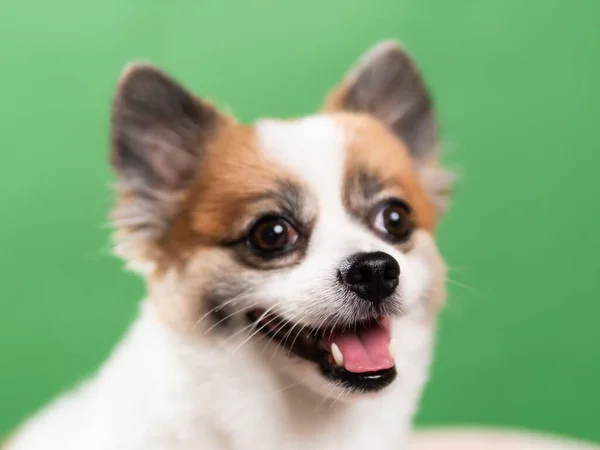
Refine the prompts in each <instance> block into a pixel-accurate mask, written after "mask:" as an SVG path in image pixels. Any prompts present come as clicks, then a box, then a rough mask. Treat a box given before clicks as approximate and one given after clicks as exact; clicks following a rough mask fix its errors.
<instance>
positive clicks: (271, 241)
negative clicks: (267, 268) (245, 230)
mask: <svg viewBox="0 0 600 450" xmlns="http://www.w3.org/2000/svg"><path fill="white" fill-rule="evenodd" d="M297 240H298V232H297V231H296V229H295V228H294V227H293V226H292V225H291V224H290V223H289V222H288V221H287V220H285V219H283V218H281V217H273V216H271V217H263V218H262V219H259V220H258V221H257V222H256V223H255V224H254V226H253V227H252V229H251V230H250V234H249V235H248V242H249V243H250V245H252V247H254V248H255V249H256V250H259V251H262V252H266V253H277V252H281V251H283V250H286V249H288V248H289V247H291V246H292V245H294V243H295V242H296V241H297Z"/></svg>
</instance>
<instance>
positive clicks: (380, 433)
mask: <svg viewBox="0 0 600 450" xmlns="http://www.w3.org/2000/svg"><path fill="white" fill-rule="evenodd" d="M395 328H396V329H395V331H394V334H395V336H396V339H395V341H396V342H397V343H396V344H395V347H396V348H395V356H396V363H397V366H398V368H399V376H398V379H397V380H396V381H395V382H394V383H393V384H392V385H391V386H390V387H389V388H388V389H386V390H384V391H383V392H382V393H380V394H377V395H375V396H372V397H361V398H357V399H353V400H349V399H339V401H335V402H334V401H332V400H323V398H322V397H320V396H317V395H316V394H312V393H311V392H309V391H308V390H307V389H306V388H305V387H303V386H302V385H299V384H298V383H293V382H292V381H291V380H289V379H286V378H285V376H283V375H279V374H278V371H277V370H275V369H274V368H273V367H271V366H270V365H269V363H268V362H269V358H262V357H258V355H257V353H258V352H257V349H256V346H251V345H246V346H244V347H242V348H241V349H240V350H237V349H238V347H239V344H240V342H237V341H236V342H228V343H227V345H226V346H222V345H219V341H218V340H212V339H208V338H205V339H202V340H198V341H195V342H190V340H189V339H185V338H183V337H182V336H179V335H177V334H175V333H173V332H171V331H170V330H169V329H167V328H166V327H165V326H164V325H162V324H161V323H160V322H159V321H158V320H156V318H155V316H154V312H153V310H152V307H151V306H150V305H149V304H146V305H144V308H143V309H142V312H141V314H140V317H139V318H138V320H137V321H136V323H135V324H134V325H133V326H132V327H131V329H130V331H129V332H128V334H127V336H126V338H125V339H124V340H123V342H122V343H121V344H120V345H119V346H118V347H117V349H116V351H115V352H114V354H113V355H112V357H111V358H110V359H109V360H108V361H107V362H106V363H105V365H104V366H103V367H102V369H101V370H100V372H99V373H98V374H97V375H96V376H95V377H94V378H93V379H91V380H89V381H88V382H86V383H84V384H83V385H82V386H81V387H79V388H78V389H76V390H74V391H73V392H71V393H69V394H67V395H65V396H63V397H61V398H60V399H58V400H57V401H56V402H55V403H54V404H52V405H50V406H49V407H48V408H46V409H45V410H44V411H43V412H42V413H41V414H39V415H38V416H37V417H34V418H33V419H32V420H31V421H30V422H28V423H27V424H25V426H24V427H23V429H22V430H21V431H20V433H19V434H18V435H17V436H16V437H15V439H14V440H12V441H11V443H10V444H9V446H8V449H9V450H33V449H41V448H45V449H61V450H81V449H84V448H85V449H86V450H101V449H102V450H106V449H111V450H137V449H139V450H142V449H143V450H159V449H160V450H167V449H168V450H192V449H194V450H196V449H212V448H217V449H221V448H222V449H242V450H243V449H256V448H261V449H279V448H286V449H307V448H315V449H316V448H318V449H353V448H363V449H370V448H373V449H387V448H390V449H392V448H393V449H401V448H404V446H405V445H406V442H407V439H408V434H409V432H410V428H411V418H412V415H413V413H414V411H415V408H416V405H417V402H418V398H419V396H420V392H421V389H422V386H423V384H424V382H425V379H426V374H427V369H428V364H429V357H430V346H431V342H430V336H431V330H428V329H426V328H424V327H423V326H422V325H416V322H413V321H411V320H410V319H409V318H405V319H402V320H401V321H399V322H398V323H397V324H396V326H395Z"/></svg>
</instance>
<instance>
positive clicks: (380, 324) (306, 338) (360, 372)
mask: <svg viewBox="0 0 600 450" xmlns="http://www.w3.org/2000/svg"><path fill="white" fill-rule="evenodd" d="M247 319H248V320H249V321H250V323H252V324H253V325H254V326H255V328H256V329H257V331H258V332H259V333H262V334H263V335H265V336H266V337H268V339H269V340H270V342H272V343H274V344H275V345H277V346H278V348H279V350H280V351H279V352H278V353H280V357H281V358H285V359H287V360H288V361H285V360H284V361H283V364H282V366H284V367H287V368H289V369H290V370H289V371H288V372H290V373H289V375H291V376H294V377H296V378H298V377H300V379H301V381H303V382H304V383H305V384H308V385H309V386H311V387H313V389H316V390H317V391H318V392H319V393H321V394H323V395H333V394H335V395H336V396H337V395H339V394H340V393H342V392H343V393H346V394H349V393H352V394H369V393H376V392H379V391H382V390H383V389H385V388H386V387H388V386H389V385H390V384H392V383H393V381H394V380H395V379H396V375H397V372H396V365H395V362H394V359H393V357H392V354H391V351H390V340H391V318H390V317H389V316H374V317H372V318H370V319H367V320H364V321H360V322H357V323H353V324H346V325H333V326H328V325H324V326H321V327H318V328H317V327H311V326H308V325H306V324H300V323H293V322H290V321H287V320H285V319H283V318H282V317H279V316H277V315H275V314H270V313H266V312H265V310H263V309H254V310H252V311H250V312H248V313H247ZM331 323H335V321H332V322H331ZM286 362H289V364H286Z"/></svg>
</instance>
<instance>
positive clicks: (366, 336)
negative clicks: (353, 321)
mask: <svg viewBox="0 0 600 450" xmlns="http://www.w3.org/2000/svg"><path fill="white" fill-rule="evenodd" d="M334 343H335V344H337V346H338V347H339V349H340V351H341V352H342V355H343V356H344V368H345V369H346V370H347V371H348V372H354V373H364V372H375V371H377V370H383V369H389V368H391V367H393V366H394V360H393V359H392V355H391V354H390V349H389V343H390V331H389V324H388V321H387V320H386V318H382V319H381V320H380V322H379V323H374V324H373V325H371V326H369V328H366V329H362V330H358V331H357V332H354V331H346V332H343V333H336V334H333V336H331V337H330V338H328V339H326V340H325V341H324V342H323V344H324V345H325V348H326V349H327V350H331V345H332V344H334Z"/></svg>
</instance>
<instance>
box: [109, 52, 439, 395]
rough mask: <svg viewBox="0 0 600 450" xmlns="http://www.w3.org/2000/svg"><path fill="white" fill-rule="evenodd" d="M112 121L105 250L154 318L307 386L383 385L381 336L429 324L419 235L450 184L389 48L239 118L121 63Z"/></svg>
mask: <svg viewBox="0 0 600 450" xmlns="http://www.w3.org/2000/svg"><path fill="white" fill-rule="evenodd" d="M112 131H113V133H112V164H113V166H114V168H115V170H116V173H117V176H118V185H117V186H118V194H119V198H118V205H117V208H116V210H115V214H114V219H115V223H116V227H117V235H116V237H117V243H116V250H117V253H119V254H120V255H121V256H123V257H124V258H125V259H126V260H127V261H128V262H129V263H130V265H131V266H132V267H134V268H136V269H137V270H139V271H141V272H143V273H144V275H145V276H146V277H147V279H148V284H149V289H150V292H151V298H152V299H153V301H154V303H155V305H156V306H157V308H158V311H159V312H160V316H161V317H162V318H163V319H164V320H165V321H166V322H167V323H168V324H169V325H171V326H173V327H175V328H177V329H178V330H180V331H182V332H185V333H189V334H190V338H193V335H194V334H208V335H210V336H217V337H218V339H217V340H218V341H220V343H221V344H222V345H227V344H228V343H232V342H234V343H236V344H235V345H237V346H242V345H244V346H250V348H257V349H259V350H260V349H264V347H265V346H272V347H273V349H277V350H275V351H276V357H277V358H278V359H277V364H274V365H273V366H274V367H275V369H274V370H284V371H287V372H288V373H292V374H294V376H300V377H301V378H302V380H303V381H304V382H306V383H307V384H310V385H312V386H314V387H316V388H318V389H320V390H321V391H323V389H322V388H323V386H324V385H329V388H330V387H331V384H332V383H333V384H334V385H338V386H341V388H342V389H346V390H355V391H375V390H379V389H381V388H383V387H385V386H387V385H388V384H390V383H391V382H392V381H393V380H394V378H395V376H396V363H397V362H398V361H395V356H396V355H397V352H394V351H393V350H390V341H391V339H392V338H393V337H394V334H395V333H396V331H395V330H396V329H397V328H398V327H400V328H401V327H402V320H406V318H407V317H410V318H411V319H410V320H411V321H412V322H411V323H412V324H413V325H414V324H417V325H419V326H422V327H425V328H427V329H429V328H430V326H431V323H433V321H434V318H435V315H436V312H437V310H438V308H439V305H440V304H441V302H442V300H443V283H444V276H445V275H444V266H443V262H442V260H441V258H440V256H439V255H438V252H437V249H436V246H435V243H434V240H433V238H432V236H433V232H434V228H435V226H436V223H437V221H438V219H439V217H440V215H441V213H442V211H443V210H444V209H445V205H446V202H447V198H446V196H447V194H448V187H449V186H448V185H449V180H450V178H449V176H448V174H447V173H446V172H445V171H443V170H442V169H440V168H439V167H438V162H437V158H438V146H437V137H436V125H435V119H434V113H433V109H432V104H431V100H430V97H429V95H428V93H427V91H426V88H425V85H424V83H423V81H422V79H421V77H420V76H419V74H418V71H417V69H416V66H415V65H414V64H413V62H412V61H411V60H410V58H409V57H408V56H407V54H406V53H405V52H404V51H403V50H402V49H401V48H400V47H399V46H398V45H396V44H394V43H389V42H386V43H382V44H379V45H377V46H376V47H375V48H374V49H372V50H371V51H370V52H368V53H367V54H366V55H365V56H364V57H363V58H362V59H361V60H360V61H359V63H358V64H357V66H356V67H355V68H354V69H353V70H351V71H350V73H349V74H348V76H347V77H346V78H345V79H344V80H343V82H342V83H341V84H340V85H339V86H338V87H337V88H336V89H335V90H334V91H333V92H332V93H331V94H330V95H329V97H328V98H327V100H326V102H325V106H324V108H323V111H322V112H321V113H319V114H317V115H313V116H309V117H305V118H300V119H294V120H260V121H258V122H256V123H255V124H252V125H242V124H240V123H238V122H237V121H236V120H235V119H233V118H232V117H229V116H227V115H225V114H223V113H221V112H219V111H218V110H217V109H216V108H214V107H213V106H212V105H210V104H209V103H207V102H206V101H203V100H200V99H197V98H195V97H194V96H192V95H191V94H190V93H188V92H187V91H186V90H185V89H183V88H182V87H181V86H180V85H178V84H177V83H175V82H174V81H172V80H171V79H170V78H168V77H167V76H165V75H164V74H163V73H161V72H159V71H157V70H156V69H154V68H152V67H150V66H146V65H134V66H132V67H130V68H129V69H127V70H126V71H125V73H124V75H123V76H122V78H121V80H120V83H119V86H118V90H117V93H116V97H115V101H114V108H113V117H112ZM398 333H400V332H398ZM216 345H219V344H216ZM401 345H402V344H401ZM260 353H261V352H257V356H256V357H257V358H260V357H261V356H260ZM403 363H404V362H403ZM400 370H402V368H400ZM329 388H327V392H332V390H331V389H329Z"/></svg>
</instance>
